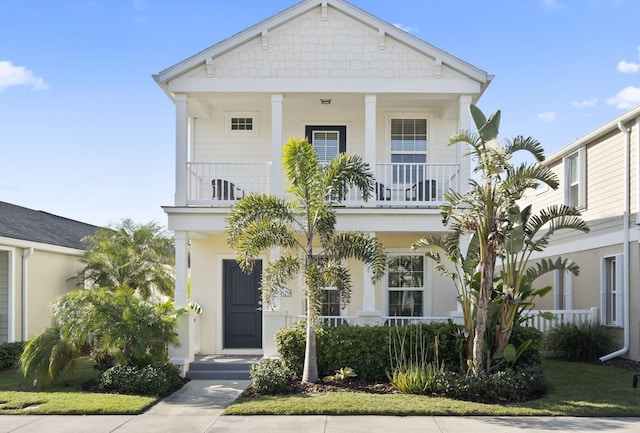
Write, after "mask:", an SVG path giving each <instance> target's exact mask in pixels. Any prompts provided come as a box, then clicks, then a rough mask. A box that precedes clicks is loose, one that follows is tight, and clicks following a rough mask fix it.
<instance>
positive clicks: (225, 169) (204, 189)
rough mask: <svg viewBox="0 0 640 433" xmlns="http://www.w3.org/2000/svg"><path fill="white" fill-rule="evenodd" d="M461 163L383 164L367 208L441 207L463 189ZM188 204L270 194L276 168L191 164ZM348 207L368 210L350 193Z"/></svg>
mask: <svg viewBox="0 0 640 433" xmlns="http://www.w3.org/2000/svg"><path fill="white" fill-rule="evenodd" d="M459 168H460V167H459V165H458V164H423V163H419V164H417V163H380V164H376V167H375V178H376V184H375V191H374V195H373V197H372V198H371V199H370V200H369V201H368V203H367V205H368V206H371V205H373V206H376V207H437V206H439V205H440V204H442V203H443V201H444V193H445V192H447V191H448V190H449V189H454V190H456V191H459V190H460V176H459V172H460V170H459ZM187 174H188V176H187V204H188V205H200V206H203V205H204V206H221V207H225V206H231V205H233V203H234V202H235V201H236V200H239V199H240V198H242V197H244V196H245V195H248V194H251V193H257V194H269V193H270V190H271V163H268V162H256V163H201V162H190V163H187ZM341 205H343V206H345V207H363V206H365V203H364V202H363V200H362V192H361V191H359V190H357V189H354V190H351V191H349V192H348V194H347V198H346V199H345V200H344V201H343V202H342V204H341Z"/></svg>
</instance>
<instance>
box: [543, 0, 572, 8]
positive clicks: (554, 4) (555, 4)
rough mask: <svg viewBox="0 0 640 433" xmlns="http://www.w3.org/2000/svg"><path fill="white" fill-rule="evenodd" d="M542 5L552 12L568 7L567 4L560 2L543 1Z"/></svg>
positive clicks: (555, 0)
mask: <svg viewBox="0 0 640 433" xmlns="http://www.w3.org/2000/svg"><path fill="white" fill-rule="evenodd" d="M542 4H543V5H544V7H545V8H546V9H548V10H552V11H554V10H557V9H562V8H563V7H565V6H566V4H565V3H563V2H562V1H560V0H542Z"/></svg>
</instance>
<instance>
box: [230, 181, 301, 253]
mask: <svg viewBox="0 0 640 433" xmlns="http://www.w3.org/2000/svg"><path fill="white" fill-rule="evenodd" d="M267 220H269V221H279V222H282V223H287V224H293V223H294V222H295V215H294V213H293V212H292V210H291V208H290V206H289V205H288V203H287V202H286V201H284V200H282V199H279V198H277V197H273V196H269V195H265V194H250V195H248V196H246V197H243V198H242V199H240V200H238V201H237V202H236V203H235V204H234V205H233V207H232V208H231V210H230V211H229V214H228V215H227V218H226V224H227V228H226V230H225V232H226V234H227V243H228V244H229V246H231V247H232V248H235V243H236V242H237V240H238V237H240V235H241V234H242V232H243V231H244V230H245V229H246V228H247V227H248V226H249V225H251V224H252V223H253V222H254V221H267Z"/></svg>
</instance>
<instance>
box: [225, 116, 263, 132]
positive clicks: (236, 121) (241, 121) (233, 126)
mask: <svg viewBox="0 0 640 433" xmlns="http://www.w3.org/2000/svg"><path fill="white" fill-rule="evenodd" d="M224 116H225V125H226V131H227V134H230V135H251V136H255V135H258V113H257V112H226V113H224Z"/></svg>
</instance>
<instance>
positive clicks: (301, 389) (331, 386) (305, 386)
mask: <svg viewBox="0 0 640 433" xmlns="http://www.w3.org/2000/svg"><path fill="white" fill-rule="evenodd" d="M590 364H592V365H601V366H612V367H616V368H620V369H622V370H626V371H630V372H632V373H636V374H640V362H638V361H633V360H631V359H624V358H613V359H611V360H609V361H605V362H600V361H595V362H591V363H590ZM322 392H362V393H367V394H397V393H399V391H398V390H396V389H394V388H393V387H392V386H391V384H389V383H386V382H366V381H362V380H358V379H347V380H343V381H336V382H318V383H302V382H301V381H300V380H295V381H293V382H292V383H291V384H290V386H289V390H288V391H287V392H284V393H281V394H280V395H282V394H316V393H322ZM261 395H263V394H260V393H259V392H257V391H256V390H255V389H253V387H252V386H249V387H248V388H247V389H245V390H244V392H243V393H242V394H241V395H240V397H259V396H261Z"/></svg>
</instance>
